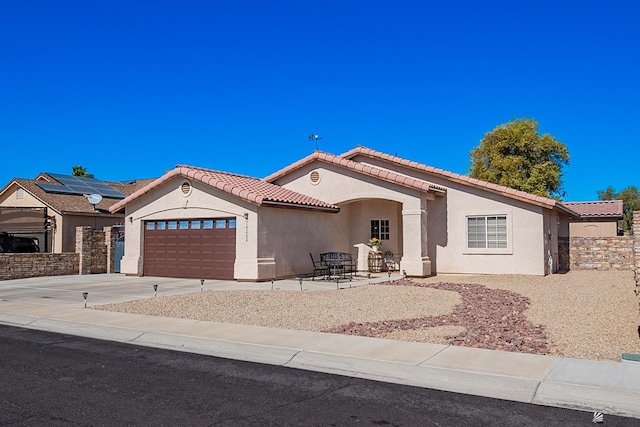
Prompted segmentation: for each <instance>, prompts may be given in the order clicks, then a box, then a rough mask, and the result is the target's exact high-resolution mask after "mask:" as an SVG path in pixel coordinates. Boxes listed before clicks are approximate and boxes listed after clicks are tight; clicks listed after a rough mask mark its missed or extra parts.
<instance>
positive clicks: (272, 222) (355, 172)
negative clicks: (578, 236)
mask: <svg viewBox="0 0 640 427" xmlns="http://www.w3.org/2000/svg"><path fill="white" fill-rule="evenodd" d="M122 209H124V212H125V213H126V220H125V230H126V235H127V239H126V243H125V256H124V258H123V259H122V264H121V271H122V272H123V273H127V274H138V275H158V276H173V277H194V278H219V279H229V278H233V279H236V280H270V279H272V278H280V277H290V276H296V275H303V274H306V273H309V272H310V271H311V262H310V259H309V253H311V254H313V255H314V256H316V257H317V256H318V254H320V253H322V252H327V251H340V252H350V253H352V254H354V255H355V256H356V257H357V260H358V268H359V269H360V270H365V269H366V266H367V264H366V262H367V255H368V252H369V248H368V247H367V246H366V244H365V243H366V242H368V241H369V239H370V238H371V237H377V238H379V239H381V240H382V242H383V247H382V250H383V251H391V252H393V254H394V256H395V259H396V260H397V262H398V264H399V268H400V269H401V270H403V271H404V272H406V274H407V275H409V276H430V275H433V274H436V273H475V274H478V273H480V274H483V273H486V274H490V273H491V274H495V273H505V274H507V273H511V274H532V275H545V274H549V273H553V272H556V271H558V270H559V269H560V268H561V267H562V266H559V265H558V260H559V259H560V258H561V257H560V256H559V254H558V246H559V245H558V240H559V239H566V238H568V237H569V222H570V220H571V219H576V218H578V217H579V215H578V214H577V213H576V212H575V211H573V210H572V209H571V208H569V207H567V206H565V205H564V204H562V203H560V202H558V201H556V200H553V199H549V198H545V197H540V196H535V195H532V194H528V193H525V192H522V191H518V190H514V189H511V188H507V187H502V186H499V185H496V184H490V183H488V182H484V181H480V180H477V179H474V178H470V177H468V176H465V175H460V174H456V173H453V172H448V171H444V170H442V169H437V168H433V167H430V166H427V165H424V164H420V163H417V162H413V161H409V160H406V159H402V158H399V157H397V156H392V155H388V154H385V153H381V152H378V151H374V150H371V149H368V148H365V147H357V148H355V149H353V150H351V151H349V152H347V153H345V154H343V155H340V156H336V155H332V154H329V153H323V152H319V151H316V152H314V153H312V154H311V155H309V156H307V157H305V158H303V159H301V160H299V161H297V162H295V163H293V164H291V165H290V166H287V167H285V168H283V169H282V170H280V171H278V172H275V173H274V174H272V175H270V176H268V177H266V178H265V179H264V180H260V179H257V178H250V177H246V176H241V175H236V174H230V173H225V172H219V171H212V170H208V169H202V168H196V167H190V166H177V167H176V168H175V169H174V170H172V171H170V172H168V173H167V174H165V175H164V176H163V177H161V178H159V179H157V180H156V181H154V182H152V183H150V184H148V185H146V186H145V187H143V188H142V189H140V190H139V191H137V192H135V193H133V194H131V195H130V196H128V197H127V198H125V199H123V200H121V201H119V202H117V203H115V204H114V205H113V206H111V208H110V210H111V212H113V213H116V212H119V211H120V210H122ZM566 258H568V256H567V257H566Z"/></svg>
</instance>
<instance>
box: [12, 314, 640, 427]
mask: <svg viewBox="0 0 640 427" xmlns="http://www.w3.org/2000/svg"><path fill="white" fill-rule="evenodd" d="M0 360H1V363H0V377H1V378H2V381H1V382H0V425H20V426H24V425H26V426H29V425H48V426H63V425H64V426H67V425H87V426H91V425H96V426H102V425H192V426H199V425H229V426H232V425H233V426H237V425H240V426H258V425H260V426H264V425H279V426H290V425H313V426H343V425H377V426H385V425H389V426H425V425H437V426H478V425H492V426H537V425H540V426H542V425H544V426H587V425H593V424H592V414H591V413H589V412H583V411H575V410H568V409H561V408H555V407H547V406H538V405H531V404H524V403H518V402H510V401H504V400H498V399H489V398H484V397H476V396H469V395H463V394H456V393H448V392H441V391H434V390H430V389H424V388H416V387H410V386H404V385H397V384H389V383H382V382H375V381H369V380H364V379H358V378H350V377H343V376H337V375H330V374H323V373H317V372H310V371H303V370H297V369H291V368H285V367H280V366H273V365H263V364H257V363H250V362H243V361H236V360H230V359H222V358H216V357H211V356H205V355H198V354H191V353H184V352H174V351H170V350H163V349H157V348H151V347H140V346H134V345H129V344H123V343H115V342H110V341H101V340H95V339H90V338H81V337H77V336H71V335H63V334H55V333H50V332H43V331H34V330H29V329H21V328H16V327H11V326H0ZM605 423H606V425H607V426H637V425H638V420H637V419H631V418H621V417H616V416H611V415H606V416H605Z"/></svg>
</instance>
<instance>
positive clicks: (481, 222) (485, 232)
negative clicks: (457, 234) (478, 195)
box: [464, 213, 513, 254]
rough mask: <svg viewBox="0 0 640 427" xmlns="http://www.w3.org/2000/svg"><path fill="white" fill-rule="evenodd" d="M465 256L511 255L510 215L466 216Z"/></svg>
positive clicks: (511, 233)
mask: <svg viewBox="0 0 640 427" xmlns="http://www.w3.org/2000/svg"><path fill="white" fill-rule="evenodd" d="M464 227H465V232H464V239H465V241H464V253H465V254H511V253H513V227H512V221H511V215H509V214H505V213H499V214H468V215H465V217H464Z"/></svg>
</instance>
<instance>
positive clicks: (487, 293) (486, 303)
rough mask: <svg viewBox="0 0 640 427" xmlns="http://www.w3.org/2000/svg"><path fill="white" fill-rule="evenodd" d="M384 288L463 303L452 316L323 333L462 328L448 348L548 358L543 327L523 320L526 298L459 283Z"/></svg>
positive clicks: (379, 333) (405, 281)
mask: <svg viewBox="0 0 640 427" xmlns="http://www.w3.org/2000/svg"><path fill="white" fill-rule="evenodd" d="M385 285H386V286H389V285H395V286H419V287H424V288H433V289H442V290H446V291H454V292H457V293H458V294H460V297H461V298H462V303H460V304H458V305H456V306H455V307H454V308H453V312H452V313H451V314H446V315H441V316H427V317H420V318H415V319H400V320H386V321H380V322H366V323H354V322H350V323H349V324H347V325H342V326H338V327H335V328H331V329H327V330H324V331H323V332H329V333H341V334H347V335H360V336H366V337H385V336H386V335H387V334H389V333H391V332H394V331H404V330H420V329H424V328H430V327H434V326H462V327H464V328H466V331H465V332H462V333H460V334H458V335H454V336H447V337H446V339H447V340H449V344H451V345H458V346H464V347H473V348H484V349H489V350H504V351H513V352H521V353H534V354H549V353H550V352H551V350H550V348H549V346H548V344H547V343H548V338H547V335H546V330H545V327H544V326H543V325H536V324H533V323H531V322H530V321H529V320H527V319H526V317H525V316H524V314H523V313H524V311H525V309H526V308H527V307H528V306H529V304H530V301H529V298H526V297H524V296H522V295H519V294H516V293H514V292H510V291H506V290H502V289H489V288H487V287H485V286H482V285H472V284H458V283H416V282H413V281H411V280H408V279H401V280H396V281H394V282H391V283H385Z"/></svg>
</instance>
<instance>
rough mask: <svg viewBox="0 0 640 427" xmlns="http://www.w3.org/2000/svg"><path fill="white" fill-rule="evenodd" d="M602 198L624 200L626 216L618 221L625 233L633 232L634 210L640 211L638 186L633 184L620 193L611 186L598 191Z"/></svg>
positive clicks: (599, 196)
mask: <svg viewBox="0 0 640 427" xmlns="http://www.w3.org/2000/svg"><path fill="white" fill-rule="evenodd" d="M598 198H599V199H600V200H622V206H623V208H622V211H623V212H624V218H622V219H621V220H620V221H618V228H620V230H622V231H623V232H624V233H625V234H633V211H640V193H639V192H638V187H636V186H635V185H631V186H629V187H627V188H625V189H624V190H622V191H621V192H619V193H616V190H615V189H614V188H613V187H611V186H609V187H607V189H606V190H602V191H598Z"/></svg>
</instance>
